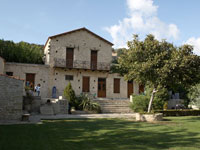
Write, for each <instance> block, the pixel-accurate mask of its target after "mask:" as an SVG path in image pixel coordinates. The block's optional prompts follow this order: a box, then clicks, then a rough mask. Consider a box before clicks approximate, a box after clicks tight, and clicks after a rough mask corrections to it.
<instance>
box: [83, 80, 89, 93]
mask: <svg viewBox="0 0 200 150" xmlns="http://www.w3.org/2000/svg"><path fill="white" fill-rule="evenodd" d="M82 86H83V87H82V92H90V77H83V85H82Z"/></svg>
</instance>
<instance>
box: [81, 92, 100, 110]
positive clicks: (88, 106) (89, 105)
mask: <svg viewBox="0 0 200 150" xmlns="http://www.w3.org/2000/svg"><path fill="white" fill-rule="evenodd" d="M79 98H80V99H81V100H82V102H81V104H80V106H81V108H82V109H83V110H85V111H94V112H97V113H100V112H101V108H100V105H99V104H98V103H95V102H94V101H93V100H92V99H91V98H90V97H89V96H88V95H87V94H81V95H80V97H79Z"/></svg>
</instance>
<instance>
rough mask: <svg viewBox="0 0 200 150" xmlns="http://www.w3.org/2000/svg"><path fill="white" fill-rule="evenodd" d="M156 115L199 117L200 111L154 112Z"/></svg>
mask: <svg viewBox="0 0 200 150" xmlns="http://www.w3.org/2000/svg"><path fill="white" fill-rule="evenodd" d="M154 112H155V113H163V116H199V115H200V110H192V109H185V110H160V111H154Z"/></svg>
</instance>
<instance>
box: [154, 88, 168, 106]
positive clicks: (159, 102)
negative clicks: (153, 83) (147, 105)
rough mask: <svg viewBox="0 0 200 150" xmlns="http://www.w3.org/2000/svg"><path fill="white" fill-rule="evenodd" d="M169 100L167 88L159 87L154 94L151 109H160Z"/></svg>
mask: <svg viewBox="0 0 200 150" xmlns="http://www.w3.org/2000/svg"><path fill="white" fill-rule="evenodd" d="M168 100H169V94H168V90H167V89H166V88H162V87H160V88H159V89H158V92H157V93H156V94H155V98H154V101H153V110H161V109H163V108H164V105H165V103H166V102H167V101H168Z"/></svg>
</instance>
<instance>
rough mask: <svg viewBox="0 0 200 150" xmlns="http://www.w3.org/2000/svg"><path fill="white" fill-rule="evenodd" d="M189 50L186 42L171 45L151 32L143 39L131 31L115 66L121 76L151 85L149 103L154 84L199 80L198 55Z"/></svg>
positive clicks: (184, 83)
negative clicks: (117, 66) (126, 45)
mask: <svg viewBox="0 0 200 150" xmlns="http://www.w3.org/2000/svg"><path fill="white" fill-rule="evenodd" d="M192 50H193V48H192V46H189V45H183V46H181V47H175V46H174V45H173V44H171V43H168V42H166V41H165V40H163V41H158V40H156V39H155V38H154V36H153V35H147V37H146V38H145V39H144V41H140V40H139V39H138V36H137V35H135V36H134V38H133V40H132V41H129V42H128V50H124V51H123V54H121V56H120V58H119V59H118V62H119V70H120V71H121V74H122V75H124V76H125V79H127V80H135V81H137V82H138V83H140V84H148V85H151V86H152V87H153V88H154V90H153V92H152V97H151V100H150V103H151V101H153V98H154V94H155V93H156V92H157V87H158V86H161V87H170V88H172V89H173V88H176V87H178V86H179V85H184V86H185V87H190V86H192V85H194V84H196V83H197V82H199V81H200V57H199V56H197V55H194V54H193V52H192ZM149 107H150V108H149V109H151V106H150V105H149ZM148 111H150V110H148Z"/></svg>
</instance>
